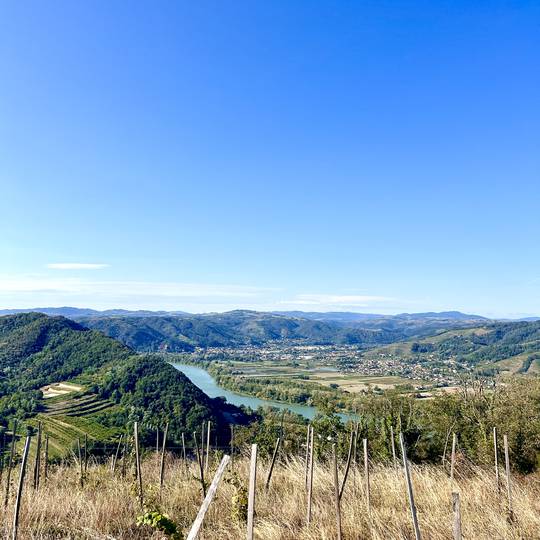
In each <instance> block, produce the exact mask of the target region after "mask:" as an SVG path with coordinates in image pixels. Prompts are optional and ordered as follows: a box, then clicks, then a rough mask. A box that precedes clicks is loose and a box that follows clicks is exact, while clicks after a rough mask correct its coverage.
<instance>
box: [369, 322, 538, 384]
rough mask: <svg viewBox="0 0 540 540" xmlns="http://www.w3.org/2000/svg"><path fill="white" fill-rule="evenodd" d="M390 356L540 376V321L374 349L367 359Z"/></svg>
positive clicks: (450, 332) (463, 331)
mask: <svg viewBox="0 0 540 540" xmlns="http://www.w3.org/2000/svg"><path fill="white" fill-rule="evenodd" d="M380 355H390V356H392V355H393V356H395V357H399V358H402V359H404V360H410V361H411V362H424V363H431V364H437V363H444V362H456V363H457V364H458V365H462V366H469V367H471V368H473V369H475V370H477V371H479V372H483V373H485V374H489V373H494V372H497V371H502V372H504V371H506V372H511V373H522V374H528V375H534V374H540V321H531V322H500V323H488V324H482V325H480V326H475V327H473V328H464V329H463V328H462V329H452V330H446V331H443V332H440V333H438V334H437V335H435V336H429V337H425V338H422V339H416V338H415V339H410V340H407V341H403V342H400V343H395V344H392V345H388V346H384V347H378V348H375V349H372V350H371V351H369V352H368V353H366V354H365V356H366V357H377V356H380Z"/></svg>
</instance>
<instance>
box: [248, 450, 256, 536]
mask: <svg viewBox="0 0 540 540" xmlns="http://www.w3.org/2000/svg"><path fill="white" fill-rule="evenodd" d="M256 487H257V445H256V444H252V445H251V462H250V465H249V491H248V515H247V536H246V538H247V540H253V529H254V525H255V489H256Z"/></svg>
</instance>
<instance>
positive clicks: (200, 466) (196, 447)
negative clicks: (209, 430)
mask: <svg viewBox="0 0 540 540" xmlns="http://www.w3.org/2000/svg"><path fill="white" fill-rule="evenodd" d="M193 440H194V441H195V452H196V453H197V463H198V465H199V474H200V475H201V487H202V492H203V498H204V497H206V485H205V483H204V467H203V462H202V456H201V452H200V451H199V445H198V444H197V432H196V431H194V432H193ZM201 444H203V443H202V441H201Z"/></svg>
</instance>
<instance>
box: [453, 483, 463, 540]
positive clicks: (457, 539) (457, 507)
mask: <svg viewBox="0 0 540 540" xmlns="http://www.w3.org/2000/svg"><path fill="white" fill-rule="evenodd" d="M452 509H453V512H454V523H453V526H452V534H453V536H454V540H462V538H463V535H462V534H461V502H460V499H459V493H456V492H453V493H452Z"/></svg>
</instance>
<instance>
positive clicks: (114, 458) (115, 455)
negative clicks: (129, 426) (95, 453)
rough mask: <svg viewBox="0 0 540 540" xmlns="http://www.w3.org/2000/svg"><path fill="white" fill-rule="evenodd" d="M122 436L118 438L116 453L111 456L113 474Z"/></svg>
mask: <svg viewBox="0 0 540 540" xmlns="http://www.w3.org/2000/svg"><path fill="white" fill-rule="evenodd" d="M123 437H124V435H120V438H119V439H118V445H117V446H116V452H115V454H114V456H113V459H112V462H111V472H112V473H113V474H114V473H115V471H116V463H117V462H118V456H119V455H120V448H121V447H122V439H123Z"/></svg>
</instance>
